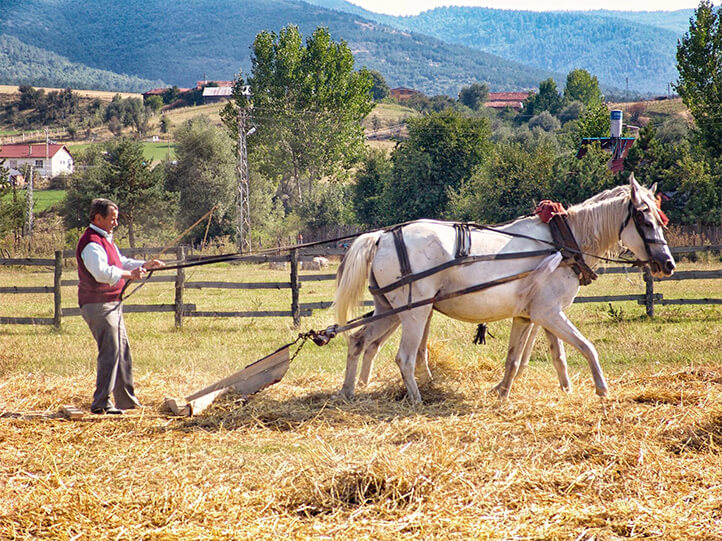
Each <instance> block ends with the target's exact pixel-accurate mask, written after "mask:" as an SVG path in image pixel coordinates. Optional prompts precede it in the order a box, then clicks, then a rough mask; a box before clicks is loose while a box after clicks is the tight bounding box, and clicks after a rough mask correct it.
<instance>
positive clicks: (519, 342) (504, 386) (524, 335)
mask: <svg viewBox="0 0 722 541" xmlns="http://www.w3.org/2000/svg"><path fill="white" fill-rule="evenodd" d="M531 332H532V323H531V321H530V320H528V319H527V318H523V317H515V318H514V320H513V322H512V325H511V333H510V335H509V350H508V351H507V355H506V366H505V369H504V377H503V379H502V380H501V381H500V382H499V384H498V385H497V386H496V387H494V390H495V391H496V392H497V393H499V398H506V397H507V396H509V391H510V390H511V384H512V383H513V382H514V378H515V377H516V374H517V372H518V371H519V366H520V364H521V356H522V355H523V353H524V349H525V347H526V344H527V341H528V339H529V334H530V333H531Z"/></svg>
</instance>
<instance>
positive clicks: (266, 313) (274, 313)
mask: <svg viewBox="0 0 722 541" xmlns="http://www.w3.org/2000/svg"><path fill="white" fill-rule="evenodd" d="M183 315H184V316H185V317H291V316H293V312H291V311H289V310H261V311H257V312H215V311H210V312H209V311H202V310H201V311H195V310H193V311H188V312H183ZM301 315H302V316H303V317H309V316H311V315H313V314H312V312H311V310H301Z"/></svg>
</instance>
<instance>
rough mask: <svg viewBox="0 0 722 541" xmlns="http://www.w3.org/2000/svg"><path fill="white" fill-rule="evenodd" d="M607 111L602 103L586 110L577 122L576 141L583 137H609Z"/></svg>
mask: <svg viewBox="0 0 722 541" xmlns="http://www.w3.org/2000/svg"><path fill="white" fill-rule="evenodd" d="M609 126H610V119H609V110H608V109H607V106H606V105H604V104H603V103H599V104H597V105H595V106H592V107H589V108H588V109H586V110H585V111H584V112H583V113H582V114H581V116H580V117H579V121H578V122H577V129H578V139H581V138H583V137H609Z"/></svg>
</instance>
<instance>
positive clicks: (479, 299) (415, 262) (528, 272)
mask: <svg viewBox="0 0 722 541" xmlns="http://www.w3.org/2000/svg"><path fill="white" fill-rule="evenodd" d="M655 188H656V185H655V186H653V187H652V188H651V189H647V188H644V187H642V186H640V185H639V184H638V183H637V181H636V180H635V179H634V176H630V179H629V185H628V186H626V185H625V186H618V187H616V188H613V189H610V190H606V191H604V192H602V193H600V194H597V195H596V196H594V197H592V198H590V199H588V200H587V201H585V202H584V203H581V204H579V205H575V206H572V207H570V208H569V209H568V216H567V222H568V224H569V226H570V229H571V231H572V233H573V235H574V237H575V239H576V241H577V243H578V245H579V247H580V249H581V251H582V252H583V254H584V260H585V262H586V263H587V264H588V265H589V266H590V267H592V268H594V267H596V266H598V264H599V259H598V257H599V256H609V257H611V256H614V255H616V254H618V253H619V252H620V251H621V249H622V248H623V247H626V248H627V249H629V250H630V251H631V252H632V253H633V254H634V255H635V257H637V258H638V259H639V260H642V261H645V262H646V263H648V264H649V265H650V268H651V271H652V274H653V275H654V276H657V277H659V276H669V275H671V274H672V273H673V272H674V269H675V262H674V258H673V257H672V254H671V253H670V251H669V247H668V246H667V243H666V241H665V239H664V234H663V219H664V218H663V215H662V214H661V213H660V212H659V211H658V209H657V206H656V201H655V198H654V191H655ZM403 239H404V242H405V245H406V249H407V253H408V259H409V261H410V268H411V272H412V273H413V274H417V273H420V272H422V271H424V270H428V269H431V268H433V267H436V266H438V265H441V264H443V263H446V262H448V261H451V260H453V259H454V257H455V245H456V233H455V228H454V225H453V223H450V222H441V221H434V220H418V221H415V222H410V223H408V224H405V225H403ZM536 239H538V240H536ZM551 242H552V236H551V232H550V229H549V226H548V225H547V224H545V223H542V222H541V220H540V219H539V217H537V216H532V217H523V218H519V219H517V220H515V221H513V222H511V223H509V224H506V225H503V226H498V227H494V228H491V229H487V228H479V229H474V230H472V232H471V252H470V253H471V255H474V254H504V253H507V254H508V253H520V252H536V251H539V250H540V248H549V243H551ZM401 275H402V273H401V266H400V263H399V254H398V252H397V248H396V246H395V242H394V239H393V235H392V233H391V232H389V231H374V232H371V233H366V234H363V235H361V236H359V237H358V238H357V239H356V240H355V241H354V242H353V244H352V245H351V247H350V248H349V250H348V252H347V253H346V255H345V257H344V260H343V262H342V264H341V266H340V267H339V269H338V274H337V277H336V285H337V289H336V295H335V299H334V305H335V309H336V317H337V323H338V325H339V326H343V325H344V324H345V323H346V322H347V321H348V314H349V311H350V310H351V309H352V308H353V307H355V306H356V305H357V304H358V303H359V301H360V300H361V298H362V297H363V291H364V287H365V286H366V284H367V283H368V284H369V286H371V287H372V288H383V287H385V286H387V285H389V284H393V283H394V282H396V281H397V280H399V278H400V277H401ZM518 275H520V277H519V279H512V280H510V281H508V282H506V283H503V284H500V285H495V286H493V287H490V288H488V289H483V290H479V291H475V292H472V293H469V294H465V295H461V296H456V297H453V298H450V297H449V294H450V293H453V292H455V291H460V290H463V289H465V288H469V287H470V286H474V285H475V284H479V283H486V282H491V281H493V280H498V279H503V278H507V277H515V276H518ZM578 291H579V278H578V276H577V274H576V272H575V271H574V270H572V268H571V266H570V265H569V264H567V263H566V262H562V256H561V254H560V253H559V252H554V253H553V254H552V255H543V254H542V255H536V256H533V257H512V258H509V259H498V260H481V261H475V262H472V263H467V264H462V265H453V266H450V267H448V268H446V269H443V270H441V271H440V272H436V273H433V274H430V275H427V276H424V277H422V278H420V279H418V280H414V281H412V282H411V283H409V284H406V285H402V286H401V287H398V288H395V289H393V290H391V291H387V292H385V293H383V294H374V295H373V300H374V316H376V315H380V314H383V313H384V312H388V311H390V310H395V309H396V310H401V311H398V312H397V313H394V314H391V315H389V316H387V317H383V318H374V321H372V322H370V323H369V324H367V325H365V326H363V327H362V328H361V329H360V330H358V331H356V332H354V333H350V334H348V335H347V341H348V353H347V360H346V375H345V379H344V383H343V387H342V389H341V394H342V395H343V396H345V397H351V396H353V393H354V387H355V383H356V369H357V365H358V358H359V356H360V355H361V353H364V356H363V363H362V369H361V376H360V381H361V382H362V383H363V384H367V383H368V381H369V378H370V375H371V369H372V366H373V360H374V357H375V356H376V353H377V352H378V350H379V348H380V347H381V345H382V344H383V343H384V342H385V341H386V340H387V339H388V338H389V336H391V334H392V333H393V332H394V331H395V330H396V328H397V327H398V326H399V325H401V327H402V335H401V344H400V346H399V350H398V353H397V354H396V363H397V364H398V366H399V369H400V370H401V376H402V378H403V381H404V384H405V385H406V391H407V394H408V398H409V399H410V400H411V401H412V402H415V403H418V402H420V401H421V394H420V393H419V388H418V385H417V383H416V379H415V368H416V365H417V364H420V365H422V366H425V367H426V372H427V374H428V376H429V377H430V376H431V374H430V373H429V371H428V364H427V360H428V353H427V350H426V341H427V338H428V333H429V324H430V321H431V315H432V311H433V310H438V311H439V312H441V313H442V314H445V315H447V316H449V317H452V318H454V319H458V320H462V321H469V322H474V323H482V322H489V321H497V320H501V319H506V318H513V323H512V328H511V335H510V337H509V348H508V353H507V359H506V366H505V372H504V377H503V379H502V380H501V382H500V383H499V384H498V385H497V386H496V387H495V388H494V389H495V390H496V391H497V392H498V394H499V396H500V397H501V398H505V397H507V396H508V394H509V391H510V389H511V386H512V383H513V381H514V378H515V377H516V376H517V374H518V373H519V372H520V371H521V370H523V368H524V366H526V364H527V363H528V361H529V357H530V355H531V350H532V347H533V343H534V339H535V336H536V333H537V331H538V328H543V329H544V330H545V332H546V335H547V337H548V339H549V342H550V347H551V351H552V360H553V363H554V367H555V369H556V372H557V375H558V378H559V383H560V385H561V387H562V389H564V390H565V391H569V390H570V389H571V386H570V383H569V376H568V374H567V364H566V358H565V354H564V347H563V345H562V342H561V341H562V340H563V341H564V342H567V343H568V344H570V345H572V346H574V347H575V348H577V349H578V350H579V352H580V353H581V354H582V355H583V356H584V357H585V358H586V360H587V362H588V363H589V367H590V369H591V372H592V378H593V380H594V385H595V387H596V392H597V394H598V395H599V396H601V397H604V396H606V394H607V384H606V382H605V380H604V375H603V374H602V369H601V366H600V364H599V357H598V354H597V351H596V349H595V348H594V346H593V345H592V344H591V342H589V340H587V339H586V338H585V337H584V336H583V335H582V333H581V332H579V330H578V329H577V328H576V327H575V326H574V325H573V324H572V323H571V322H570V321H569V319H567V317H566V315H565V314H564V310H565V309H566V308H568V307H569V306H570V305H571V304H572V302H573V300H574V297H575V296H576V295H577V293H578ZM445 297H446V298H445ZM431 298H441V299H443V300H440V301H438V302H433V303H429V304H426V305H422V306H416V307H414V308H412V309H409V310H404V309H403V307H404V306H406V305H408V304H410V303H411V302H413V303H417V301H420V300H423V299H431Z"/></svg>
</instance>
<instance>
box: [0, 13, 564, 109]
mask: <svg viewBox="0 0 722 541" xmlns="http://www.w3.org/2000/svg"><path fill="white" fill-rule="evenodd" d="M0 6H2V7H1V8H0V11H1V12H2V14H3V15H2V18H1V19H0V34H6V35H9V36H14V37H16V38H17V39H21V40H23V42H25V43H27V44H28V45H32V46H34V47H38V48H40V49H44V50H47V51H52V52H54V53H56V54H58V55H61V56H63V57H65V58H67V59H68V60H69V61H71V62H74V63H78V64H83V65H85V66H89V67H91V68H94V69H99V70H108V71H112V72H115V73H120V74H125V75H129V76H136V77H141V78H145V79H155V80H157V79H162V80H163V81H166V82H167V83H169V84H177V85H178V86H195V83H196V81H197V80H201V79H204V78H208V79H218V80H227V79H232V78H233V77H234V76H235V75H236V74H237V73H238V72H239V71H240V70H242V71H243V72H244V73H246V74H247V73H249V71H250V67H251V66H250V47H251V45H252V43H253V40H254V38H255V36H256V34H257V33H258V32H260V31H261V30H271V31H274V32H278V31H279V30H280V29H281V28H283V27H284V26H286V25H288V24H290V23H293V24H296V25H298V27H299V29H300V30H301V32H302V34H303V35H305V36H308V35H310V34H311V33H312V32H313V31H314V30H315V29H316V28H317V27H318V26H325V27H327V28H328V29H329V31H330V32H331V36H332V37H333V38H334V39H335V40H339V39H343V40H345V41H346V42H347V43H348V44H349V47H350V48H351V50H352V51H353V53H354V57H355V59H356V65H357V66H358V67H360V66H366V67H368V68H370V69H376V70H378V71H379V72H381V73H382V74H383V75H384V77H385V78H386V80H387V82H388V83H389V85H390V86H392V87H394V86H409V87H412V88H416V89H418V90H421V91H423V92H425V93H427V94H449V95H452V96H455V95H456V94H457V93H458V92H459V90H460V88H461V87H462V86H464V85H468V84H470V83H472V82H475V81H486V82H487V83H488V84H489V86H490V87H491V89H492V90H500V91H501V90H522V89H531V88H536V87H537V86H538V84H539V81H542V80H544V79H546V78H548V77H555V78H557V79H562V80H563V77H564V75H563V74H559V73H555V72H553V71H551V70H546V69H541V68H534V67H529V66H527V65H525V64H524V63H523V61H518V60H516V61H510V60H507V59H502V58H500V57H498V56H495V55H493V54H490V53H487V52H483V51H479V50H476V49H472V48H469V47H465V46H462V45H457V44H450V43H446V42H444V41H442V40H441V39H438V38H433V37H429V36H426V35H421V34H418V33H415V32H413V31H406V30H403V31H401V30H398V29H396V28H391V27H388V26H385V25H383V24H379V23H377V22H374V21H371V20H368V19H364V18H361V17H360V16H358V15H356V14H353V13H344V12H342V11H337V10H333V9H327V8H324V7H320V6H316V5H311V4H308V3H305V2H302V1H299V0H255V1H253V2H241V1H238V0H184V1H183V2H168V1H167V0H123V1H122V2H119V1H118V0H93V1H89V2H78V1H75V0H0Z"/></svg>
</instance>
